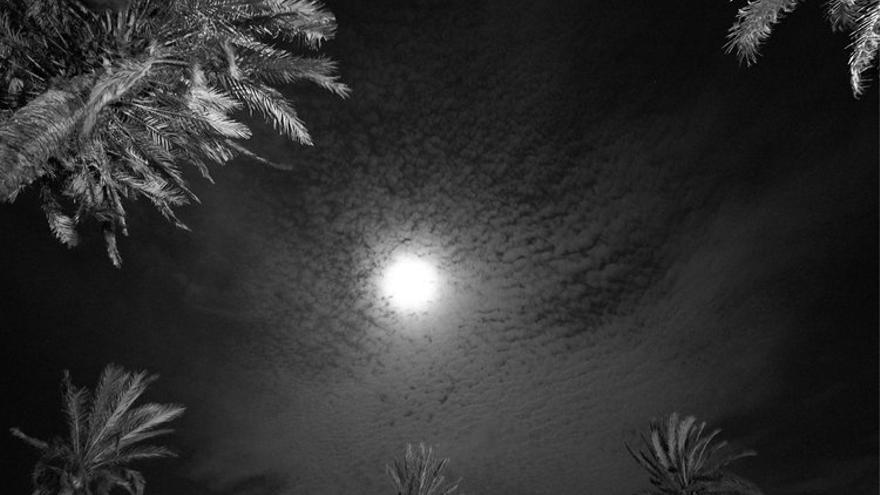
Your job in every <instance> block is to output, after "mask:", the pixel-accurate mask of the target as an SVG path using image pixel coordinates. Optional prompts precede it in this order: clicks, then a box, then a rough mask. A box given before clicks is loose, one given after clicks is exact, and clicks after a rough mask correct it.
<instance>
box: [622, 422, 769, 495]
mask: <svg viewBox="0 0 880 495" xmlns="http://www.w3.org/2000/svg"><path fill="white" fill-rule="evenodd" d="M695 424H696V418H694V417H693V416H687V417H685V418H684V419H679V416H678V414H676V413H673V414H671V415H669V417H668V418H667V419H666V421H665V424H662V423H660V422H657V421H652V422H651V424H650V428H649V429H650V435H649V436H648V437H646V436H645V435H642V436H641V438H642V443H643V446H644V447H643V448H642V449H641V450H638V451H637V450H635V449H633V448H632V447H630V445H629V444H625V446H626V449H627V451H628V452H629V454H630V455H631V456H632V457H633V459H635V460H636V462H637V463H638V464H639V465H640V466H642V467H643V468H644V469H645V470H646V471H647V472H648V475H649V482H650V483H651V484H652V485H653V486H654V487H655V488H656V490H657V492H656V493H661V494H669V495H677V494H681V493H695V494H704V493H705V494H708V493H719V494H720V493H727V494H728V495H737V494H740V495H747V494H748V495H752V494H756V493H760V491H755V490H758V489H757V487H755V486H754V485H752V484H750V483H748V482H746V481H745V480H742V479H741V478H737V477H735V476H734V475H732V474H730V473H728V472H726V471H725V470H724V468H726V467H727V465H728V464H730V463H732V462H734V461H736V460H738V459H742V458H743V457H749V456H752V455H755V452H754V451H750V450H745V451H740V452H733V453H725V452H723V450H724V449H725V447H726V445H727V442H717V443H713V440H714V438H715V437H716V436H717V434H718V433H719V431H720V430H714V431H713V432H712V433H710V434H709V435H707V436H705V437H703V436H702V434H703V431H704V427H705V423H701V424H700V425H699V426H698V427H695ZM738 483H742V485H741V487H742V490H741V491H737V490H736V488H737V486H740V485H738ZM722 488H723V489H724V490H727V491H723V490H722ZM716 489H717V490H721V491H713V490H716Z"/></svg>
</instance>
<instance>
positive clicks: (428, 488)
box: [385, 443, 458, 495]
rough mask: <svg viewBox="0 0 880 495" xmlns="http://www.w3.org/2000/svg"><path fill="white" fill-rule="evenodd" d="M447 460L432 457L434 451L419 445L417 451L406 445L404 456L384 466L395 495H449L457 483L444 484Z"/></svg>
mask: <svg viewBox="0 0 880 495" xmlns="http://www.w3.org/2000/svg"><path fill="white" fill-rule="evenodd" d="M447 462H449V459H447V458H442V459H437V458H436V457H434V449H433V448H431V447H425V445H424V444H421V443H420V444H419V448H418V450H415V449H413V446H412V445H410V444H407V446H406V455H405V456H404V457H403V459H402V460H395V461H394V463H393V465H387V466H385V472H386V473H388V477H389V478H391V482H392V484H393V485H394V489H395V491H396V495H451V494H452V493H453V492H455V490H456V489H458V482H455V483H452V484H447V483H444V481H445V477H444V476H443V474H442V472H443V468H445V467H446V463H447Z"/></svg>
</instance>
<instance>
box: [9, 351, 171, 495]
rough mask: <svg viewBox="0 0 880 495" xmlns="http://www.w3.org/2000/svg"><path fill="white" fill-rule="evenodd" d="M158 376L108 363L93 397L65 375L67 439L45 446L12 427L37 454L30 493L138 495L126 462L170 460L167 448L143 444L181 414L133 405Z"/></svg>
mask: <svg viewBox="0 0 880 495" xmlns="http://www.w3.org/2000/svg"><path fill="white" fill-rule="evenodd" d="M156 378H157V377H156V376H155V375H147V374H146V372H143V371H140V372H129V371H125V370H124V369H122V368H120V367H118V366H115V365H109V366H107V367H106V368H105V369H104V371H103V373H102V374H101V377H100V379H99V380H98V385H97V387H96V388H95V391H94V392H93V393H92V392H89V391H88V390H86V389H85V388H78V387H75V386H74V385H73V384H72V383H71V381H70V375H69V374H68V373H67V372H66V371H65V372H64V379H63V393H62V399H63V402H64V414H65V416H66V417H67V428H68V435H67V438H63V439H62V438H55V439H53V440H52V441H49V442H46V441H43V440H39V439H36V438H33V437H31V436H28V435H26V434H24V433H23V432H22V431H21V430H19V429H18V428H12V429H11V432H12V434H13V435H14V436H16V437H17V438H19V439H21V440H23V441H24V442H25V443H27V444H28V445H30V446H31V447H33V448H35V449H36V450H37V451H38V452H39V453H40V459H39V460H38V461H37V464H36V466H35V467H34V471H33V474H32V479H33V484H34V492H33V495H108V494H109V493H110V492H111V490H113V489H114V488H121V489H124V490H126V491H127V492H128V493H129V494H131V495H141V494H142V493H143V490H144V484H145V481H144V477H143V475H142V474H141V473H140V472H138V471H136V470H134V469H132V468H130V467H128V466H129V464H131V463H132V462H135V461H141V460H145V459H154V458H161V457H169V456H173V455H174V454H173V452H172V451H170V450H169V449H167V448H166V447H163V446H160V445H153V444H145V443H144V441H146V440H150V439H152V438H154V437H157V436H159V435H164V434H167V433H170V432H171V431H172V430H170V429H168V428H164V427H163V426H164V425H165V424H166V423H168V422H170V421H172V420H174V419H176V418H178V417H179V416H180V415H181V414H183V410H184V408H183V407H181V406H178V405H174V404H155V403H148V404H143V405H140V406H138V407H134V403H135V401H136V400H137V399H138V398H139V397H140V396H141V394H143V393H144V390H145V389H146V388H147V386H148V385H149V384H150V383H152V382H153V381H154V380H155V379H156Z"/></svg>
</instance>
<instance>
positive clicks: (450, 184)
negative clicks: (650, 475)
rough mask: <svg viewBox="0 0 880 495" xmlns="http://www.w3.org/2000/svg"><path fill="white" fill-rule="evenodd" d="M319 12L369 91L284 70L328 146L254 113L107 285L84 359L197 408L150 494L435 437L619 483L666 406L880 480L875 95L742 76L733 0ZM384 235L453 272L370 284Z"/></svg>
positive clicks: (458, 468)
mask: <svg viewBox="0 0 880 495" xmlns="http://www.w3.org/2000/svg"><path fill="white" fill-rule="evenodd" d="M391 3H394V2H391ZM392 7H393V8H392ZM331 8H334V9H335V10H337V14H338V16H339V20H340V36H339V40H338V42H336V44H335V45H333V46H332V47H331V49H332V50H334V51H336V52H338V53H337V57H338V58H339V59H340V60H341V66H342V70H343V75H344V79H345V80H346V82H347V83H349V84H350V85H351V86H352V87H353V90H354V93H353V96H352V99H351V100H349V101H346V102H337V101H331V100H330V99H329V98H328V97H327V96H325V95H323V94H320V93H318V92H310V91H299V92H292V93H291V94H292V95H293V96H295V97H296V98H297V101H298V105H299V108H300V111H301V114H302V115H303V117H304V119H305V120H306V122H307V123H308V124H309V125H310V129H311V130H312V133H313V136H314V138H315V141H316V146H315V147H314V148H313V149H308V150H306V149H302V148H298V147H295V146H292V145H288V144H287V143H284V142H283V141H282V140H281V139H280V138H275V137H273V136H272V135H271V134H269V133H265V134H259V135H258V136H257V137H255V141H256V142H255V143H254V145H255V146H254V147H255V148H256V149H259V150H262V151H264V152H265V153H267V154H269V155H270V156H271V157H272V158H273V159H275V160H276V161H283V162H285V163H289V164H292V165H293V166H294V170H293V171H291V172H283V171H277V170H268V169H263V168H259V166H258V165H255V164H236V165H233V166H230V167H229V168H228V169H227V170H224V171H222V172H218V174H216V175H217V176H218V177H217V178H218V184H217V185H216V186H211V187H207V186H204V185H200V186H198V192H199V194H200V196H201V198H202V202H203V204H202V206H200V207H199V208H198V209H197V210H192V211H191V212H189V214H188V218H187V223H188V224H189V225H190V226H191V227H192V228H193V233H192V234H191V235H189V236H188V237H182V236H184V234H182V233H177V232H174V233H172V232H169V231H164V230H162V229H161V228H157V229H156V230H155V231H154V234H155V236H154V238H153V239H152V240H147V239H142V238H137V234H135V236H136V238H135V239H134V240H132V241H131V242H130V243H129V249H132V250H133V251H132V253H131V254H128V253H123V254H124V255H125V257H126V260H130V261H129V266H128V267H127V268H126V270H128V271H127V272H126V274H125V275H124V276H123V277H124V278H116V279H113V278H110V279H107V278H103V279H98V281H97V282H96V284H97V286H98V288H97V289H95V290H96V291H98V293H99V294H112V297H113V300H115V301H117V302H116V303H115V304H116V306H115V307H114V306H112V305H111V306H110V307H109V308H108V309H107V313H108V315H109V316H107V318H106V319H105V320H103V321H102V322H98V323H95V325H96V326H95V328H94V330H91V331H85V330H84V331H83V332H85V333H84V335H94V339H95V340H97V341H99V342H100V343H101V346H97V347H100V349H101V350H100V351H90V352H93V354H90V356H92V357H90V359H92V360H93V361H95V362H100V361H101V360H103V359H109V358H112V359H116V360H121V361H123V362H126V363H135V364H136V365H140V366H148V367H151V368H157V369H159V370H160V371H162V372H163V373H164V375H165V380H166V384H165V385H163V386H164V387H166V388H164V389H160V391H164V392H165V393H166V395H168V396H172V397H176V399H175V400H180V401H183V402H185V403H187V404H188V405H189V408H190V412H189V414H188V417H187V419H186V421H185V423H184V428H183V431H182V432H181V436H180V438H181V439H183V441H184V442H185V443H186V451H187V453H188V455H187V464H186V466H185V473H184V477H185V478H186V479H188V480H189V482H190V483H192V485H191V486H185V487H182V485H180V484H177V485H174V484H173V483H172V481H168V480H165V481H163V480H162V477H161V475H160V476H159V480H157V483H158V484H159V487H160V488H161V489H162V490H163V491H164V492H165V493H171V494H174V493H177V492H176V491H175V490H180V493H183V490H186V493H237V494H241V493H246V494H253V495H269V494H273V495H274V494H278V493H297V494H322V495H324V494H328V495H332V494H337V493H338V494H343V493H345V494H349V493H354V492H362V493H385V492H388V491H389V485H388V484H387V482H386V481H385V479H384V474H383V467H384V464H385V463H386V462H388V461H389V460H390V458H391V457H393V456H397V455H400V454H402V452H403V447H404V446H405V444H406V443H407V442H418V441H426V442H429V443H432V444H434V445H435V446H437V448H438V449H439V451H440V454H442V455H445V456H449V457H451V459H452V461H451V464H450V471H451V477H453V478H455V477H458V476H462V477H463V478H464V483H463V484H462V488H463V490H464V491H465V492H466V493H486V494H495V493H499V494H500V493H507V494H523V495H525V494H529V495H531V494H549V493H583V492H587V493H611V494H624V493H631V492H633V491H635V490H636V489H638V488H640V487H644V485H645V477H644V476H643V475H641V473H639V471H638V469H637V466H636V465H635V463H634V462H632V460H631V459H629V458H628V457H627V454H626V452H625V450H624V448H623V441H624V440H631V439H632V438H633V433H634V430H635V429H637V428H642V427H644V426H645V425H646V423H647V420H649V419H650V418H651V417H653V416H659V415H662V414H665V413H667V412H670V411H673V410H678V411H680V412H683V413H692V414H697V415H698V416H700V417H701V418H704V419H707V420H710V421H713V422H718V423H719V425H720V426H723V427H724V428H725V429H726V435H727V437H728V438H730V439H731V440H733V441H734V442H735V443H740V444H746V445H749V446H753V447H758V448H759V450H761V451H762V455H761V456H760V457H758V458H756V459H754V460H749V461H744V462H743V470H742V472H743V474H747V475H751V476H752V477H753V478H754V479H755V481H757V482H759V483H760V484H761V485H762V486H763V487H765V489H766V490H767V491H768V492H774V493H796V492H797V493H803V492H808V491H809V490H815V491H821V490H823V489H825V488H822V487H823V486H826V485H827V487H835V488H843V487H846V488H847V490H848V491H847V493H869V491H871V490H873V491H876V462H874V463H873V464H872V463H871V462H869V461H870V460H871V459H874V460H875V461H876V435H868V437H869V438H864V437H863V436H862V435H864V431H871V428H876V424H875V423H874V420H875V419H876V414H874V415H873V419H871V418H872V416H871V414H870V410H868V411H867V413H865V414H863V413H860V412H858V411H859V410H860V408H861V404H863V403H864V402H863V399H862V398H863V397H867V394H868V391H866V390H865V389H864V379H865V377H867V376H869V373H868V372H870V373H873V371H872V370H876V366H875V365H876V353H873V354H872V353H870V352H867V351H865V350H864V349H865V348H866V347H863V346H859V345H857V344H852V342H857V341H858V339H869V340H870V339H872V338H873V339H875V342H876V335H875V330H876V325H874V327H872V326H871V318H872V317H871V311H870V310H871V307H872V306H871V305H872V304H873V305H876V287H875V286H873V285H872V283H871V280H870V276H868V275H866V273H871V274H874V273H876V260H874V261H872V260H873V258H874V255H875V254H876V253H875V251H876V249H874V247H875V244H876V238H875V237H876V236H873V234H872V227H873V225H874V224H873V223H872V219H873V217H872V215H876V211H877V208H876V200H875V198H873V197H872V195H873V193H874V192H875V190H876V187H874V186H871V184H874V185H876V167H875V166H874V164H872V163H870V160H865V159H864V157H865V156H876V145H875V144H873V143H871V136H870V132H869V131H870V129H871V128H872V127H873V128H876V118H875V117H872V116H871V115H870V112H868V111H867V110H865V109H867V108H868V107H869V105H866V104H865V103H866V102H857V103H852V102H848V101H846V100H841V101H844V103H842V104H841V105H844V106H845V108H844V110H845V111H844V112H841V115H842V114H846V117H841V116H838V113H837V112H839V110H838V109H836V108H835V107H834V105H836V103H834V104H832V103H821V102H817V100H818V98H817V97H816V95H819V94H824V91H826V89H827V88H829V87H837V86H839V87H840V91H841V93H844V94H845V93H846V91H847V88H846V84H845V80H844V78H843V77H842V76H841V77H840V78H836V79H833V80H831V81H826V80H824V79H821V78H816V79H812V80H809V81H804V82H803V86H804V87H803V88H800V89H798V90H797V91H796V90H794V89H789V88H785V87H783V85H782V84H781V83H778V81H779V80H780V79H781V78H782V77H783V76H773V75H771V74H770V72H771V69H772V70H779V71H782V72H783V74H788V75H791V74H792V73H795V72H796V71H798V70H801V68H799V66H797V65H796V64H802V63H807V62H808V61H807V60H805V58H804V57H795V58H794V60H792V61H791V62H790V63H788V64H783V63H780V62H779V61H778V60H776V59H773V58H772V53H771V54H768V58H769V59H770V60H769V61H768V62H767V63H766V64H765V65H771V66H773V64H774V63H775V64H776V65H775V66H773V67H771V68H767V69H765V68H764V66H761V67H760V69H759V70H758V71H752V72H743V71H737V70H736V69H735V64H734V62H733V61H731V60H726V59H723V58H721V57H720V56H719V55H718V50H717V49H716V48H717V45H718V44H720V43H721V42H720V41H719V40H718V38H719V36H716V35H717V34H718V33H721V34H722V35H723V32H724V29H725V27H726V24H725V23H726V22H727V18H726V17H725V15H724V13H723V12H722V13H715V12H708V11H707V12H706V13H705V16H703V17H704V18H705V19H707V20H706V25H705V26H704V25H703V24H700V25H698V26H694V25H692V23H689V22H686V21H684V20H682V19H683V18H684V16H683V15H682V14H683V12H678V10H679V9H684V7H677V6H672V7H671V6H668V5H666V6H665V7H664V8H663V9H659V8H658V10H657V11H656V12H651V11H637V10H636V9H635V8H634V7H625V8H622V9H621V8H618V6H614V8H612V7H611V6H595V5H591V6H584V5H581V2H559V3H558V5H557V6H556V8H554V9H547V8H546V7H545V6H543V5H540V3H528V2H520V3H519V4H517V5H513V4H511V3H510V2H477V3H473V2H467V3H465V2H452V3H451V4H450V3H447V2H443V3H441V2H431V1H423V2H417V3H416V4H414V5H409V6H407V5H403V4H401V5H395V6H389V7H387V8H385V7H380V6H369V7H368V6H366V5H359V4H358V2H351V3H348V4H346V3H345V2H340V3H339V4H338V5H336V6H335V7H334V5H331ZM707 8H708V7H707ZM626 9H630V10H626ZM661 16H662V17H661ZM658 19H660V20H658ZM658 26H664V28H663V29H662V30H658ZM804 29H806V28H804ZM713 33H714V34H713ZM801 34H803V33H801ZM722 37H723V36H722ZM805 37H806V35H805V36H803V37H802V38H805ZM774 60H775V61H774ZM823 60H824V59H822V58H821V57H820V59H819V60H818V62H816V63H820V62H822V61H823ZM733 77H736V78H737V79H736V81H735V82H731V78H733ZM781 95H784V96H785V97H786V98H785V99H783V101H781V102H780V96H781ZM846 135H848V136H849V138H846V137H845V136H846ZM841 163H845V164H848V165H847V166H848V167H850V168H849V169H848V172H847V173H841V172H840V165H839V164H841ZM866 184H867V185H868V186H870V187H866ZM872 205H873V206H872ZM136 243H139V244H136ZM136 248H137V252H134V250H135V249H136ZM9 249H12V248H9ZM398 253H409V254H415V255H418V256H421V257H424V258H425V259H428V260H430V261H431V262H433V263H434V264H436V265H437V266H438V267H439V270H440V273H441V292H440V296H439V300H438V302H437V304H436V305H434V306H432V307H431V308H429V309H428V310H426V311H425V312H423V313H420V314H414V315H412V314H399V313H397V312H395V311H394V310H393V309H392V308H391V307H390V306H389V305H388V304H387V301H384V300H383V299H382V297H381V294H379V292H378V291H377V286H378V281H379V279H380V277H381V275H382V271H383V269H384V268H385V267H386V266H387V264H388V262H389V260H391V259H392V258H393V256H394V255H396V254H398ZM870 263H874V265H870ZM872 266H873V268H872ZM16 273H18V272H16ZM21 273H22V274H20V275H18V277H20V279H21V280H24V279H25V277H26V276H25V275H24V274H23V273H24V272H21ZM95 277H97V276H95ZM112 277H115V275H114V276H112ZM37 278H38V279H39V280H38V281H36V282H30V283H36V284H38V285H39V284H44V285H47V286H48V285H51V282H50V281H49V279H51V277H50V276H48V275H45V276H38V277H37ZM73 278H76V277H73ZM80 278H81V281H80V282H77V283H80V284H83V285H85V286H88V283H89V280H90V279H89V275H88V274H80ZM107 280H111V281H110V282H108V281H107ZM113 280H116V281H115V282H114V281H113ZM135 281H136V282H137V285H135ZM114 284H121V285H123V286H124V288H123V289H122V290H120V291H114ZM872 291H874V292H873V293H872ZM872 294H873V298H872ZM71 297H73V296H71ZM90 297H91V296H89V295H87V294H86V295H81V296H76V297H73V300H74V303H75V304H79V305H80V306H83V304H84V303H83V301H96V300H98V296H95V297H94V299H90ZM108 297H109V296H108ZM86 307H101V308H104V307H105V306H104V305H102V304H101V303H100V302H92V303H91V306H88V305H86ZM66 311H69V312H70V313H72V314H77V313H76V312H75V311H73V310H66ZM83 320H85V318H84V317H83ZM119 321H123V322H128V325H126V328H123V329H121V330H116V331H115V332H116V333H111V332H110V330H109V328H110V326H111V325H112V324H113V323H114V322H119ZM35 325H36V324H35ZM837 325H849V328H848V330H847V332H849V333H847V334H845V335H843V334H840V333H839V332H841V331H842V330H841V329H840V328H838V327H837ZM872 328H873V329H872ZM88 332H93V334H92V333H88ZM835 332H838V333H836V335H840V337H839V338H837V339H834V338H831V337H829V335H833V334H835ZM53 335H54V334H53ZM53 338H56V339H58V340H59V341H61V342H65V341H66V340H65V339H69V338H72V337H64V336H61V337H57V336H56V337H53ZM823 339H824V340H823ZM133 342H134V343H133ZM816 342H828V343H827V346H826V347H825V349H824V351H827V352H823V349H820V348H817V345H816ZM78 345H81V346H83V347H86V348H88V346H87V345H86V344H78ZM867 348H870V346H867ZM873 348H876V345H874V346H873ZM847 352H849V354H848V356H849V357H846V355H838V354H834V353H844V354H846V353H847ZM823 356H824V357H823ZM820 359H824V361H818V360H820ZM871 359H873V360H874V362H873V365H872V362H871ZM845 362H847V363H849V364H846V365H844V364H843V363H845ZM817 363H818V364H817ZM872 366H873V367H872ZM819 368H821V369H822V370H823V371H822V372H821V373H820V372H819V371H815V370H817V369H819ZM811 370H814V371H811ZM866 370H867V371H866ZM845 377H849V378H850V379H851V383H850V384H849V385H846V384H844V385H841V383H842V382H843V381H844V379H845ZM870 393H876V389H874V390H873V391H872V392H870ZM810 400H812V401H813V402H809V401H810ZM801 402H803V403H809V404H811V406H810V407H809V408H806V410H805V409H803V408H800V407H799V406H798V404H799V403H801ZM873 407H874V408H875V410H876V404H874V406H873ZM834 411H837V414H838V416H837V418H844V420H845V421H846V420H849V421H850V422H852V423H853V424H856V425H859V427H860V428H861V429H862V434H861V435H859V434H857V433H856V432H857V431H858V429H859V428H855V427H854V428H853V429H852V430H849V429H845V428H843V427H840V429H838V430H836V431H837V433H838V434H837V437H839V438H837V440H835V441H836V442H837V443H834V444H833V445H832V443H828V445H831V446H830V447H825V450H824V451H823V449H822V448H820V447H819V446H810V445H806V444H804V443H803V442H804V440H803V438H801V436H799V435H801V434H804V432H803V431H798V430H797V429H796V428H794V426H786V425H785V424H783V423H785V422H788V423H789V424H790V425H797V426H798V427H801V428H809V429H811V430H812V429H820V428H824V427H826V426H825V422H826V421H829V417H831V416H829V414H832V413H833V412H834ZM829 442H830V441H829ZM842 445H848V446H849V451H848V453H847V455H845V456H844V455H843V452H845V451H846V448H845V447H843V446H842ZM793 451H796V452H797V454H796V457H797V458H798V460H797V462H795V463H794V464H799V465H809V466H811V467H812V468H813V471H812V473H806V472H802V473H799V472H797V471H796V469H795V468H792V467H791V464H793V463H792V457H791V455H792V452H793ZM872 451H873V452H874V454H871V452H872ZM872 456H873V457H872ZM832 472H833V473H836V474H834V476H836V477H831V476H832V475H831V474H830V473H832ZM815 473H829V474H827V475H826V474H820V475H817V474H815ZM872 474H873V476H871V475H872ZM860 480H861V481H860ZM180 482H181V480H180V479H178V480H176V481H174V483H180ZM163 483H164V484H163ZM859 483H861V484H859ZM823 484H824V485H823ZM200 490H201V492H200Z"/></svg>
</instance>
